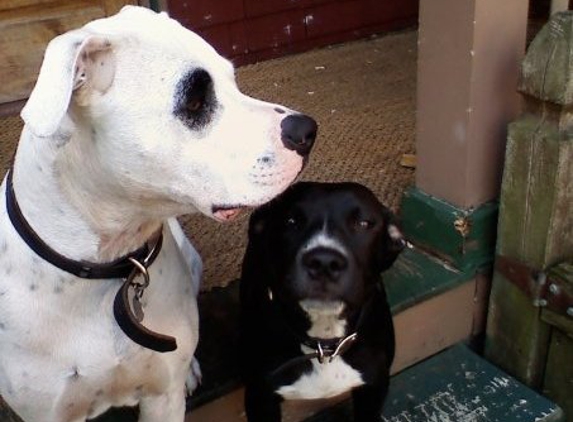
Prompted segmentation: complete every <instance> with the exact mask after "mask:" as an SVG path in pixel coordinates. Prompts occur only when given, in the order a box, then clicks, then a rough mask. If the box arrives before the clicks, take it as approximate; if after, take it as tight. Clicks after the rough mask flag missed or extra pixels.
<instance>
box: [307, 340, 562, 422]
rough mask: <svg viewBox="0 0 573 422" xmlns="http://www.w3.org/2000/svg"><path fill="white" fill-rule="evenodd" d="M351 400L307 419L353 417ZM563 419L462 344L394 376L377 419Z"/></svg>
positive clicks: (326, 421)
mask: <svg viewBox="0 0 573 422" xmlns="http://www.w3.org/2000/svg"><path fill="white" fill-rule="evenodd" d="M350 413H351V411H350V405H349V403H345V404H342V405H340V406H338V407H336V408H334V409H330V410H328V411H326V412H323V413H321V414H319V415H316V416H314V417H312V418H310V419H308V420H307V422H342V421H349V420H352V419H351V416H350ZM470 421H471V422H513V421H521V422H534V421H538V422H563V421H564V415H563V412H562V411H561V409H560V408H559V407H557V406H556V405H555V404H554V403H552V402H550V401H549V400H547V399H546V398H544V397H542V396H540V395H539V394H537V393H535V392H534V391H533V390H530V389H529V388H527V387H526V386H524V385H523V384H520V383H519V382H518V381H516V380H514V379H513V378H511V377H509V376H508V375H506V374H505V373H503V372H502V371H500V370H499V369H498V368H496V367H495V366H493V365H492V364H490V363H489V362H487V361H486V360H484V359H482V358H481V357H479V356H478V355H476V354H475V353H473V352H471V351H470V350H469V349H468V348H467V347H465V346H463V345H457V346H454V347H452V348H450V349H448V350H446V351H444V352H442V353H440V354H438V355H436V356H434V357H432V358H430V359H427V360H426V361H424V362H421V363H419V364H417V365H415V366H413V367H411V368H409V369H407V370H405V371H403V372H401V373H400V374H398V375H396V376H395V377H393V378H392V380H391V382H390V392H389V394H388V398H387V400H386V404H385V406H384V411H383V414H382V418H381V422H470Z"/></svg>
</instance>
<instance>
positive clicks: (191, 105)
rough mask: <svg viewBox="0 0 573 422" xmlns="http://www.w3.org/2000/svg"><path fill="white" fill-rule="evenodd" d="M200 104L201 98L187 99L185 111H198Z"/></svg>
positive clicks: (201, 104)
mask: <svg viewBox="0 0 573 422" xmlns="http://www.w3.org/2000/svg"><path fill="white" fill-rule="evenodd" d="M202 106H203V99H200V98H196V99H193V100H191V101H189V102H188V103H187V105H186V107H187V111H190V112H191V113H194V112H197V111H199V109H200V108H201V107H202Z"/></svg>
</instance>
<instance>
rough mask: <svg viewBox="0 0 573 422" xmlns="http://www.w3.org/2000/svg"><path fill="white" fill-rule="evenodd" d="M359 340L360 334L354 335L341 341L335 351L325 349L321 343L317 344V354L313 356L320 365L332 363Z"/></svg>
mask: <svg viewBox="0 0 573 422" xmlns="http://www.w3.org/2000/svg"><path fill="white" fill-rule="evenodd" d="M356 340H358V333H352V334H350V335H348V336H346V337H344V338H342V339H340V340H338V343H337V344H336V348H335V349H334V351H333V350H332V349H329V348H324V347H323V346H322V343H321V342H320V341H317V342H316V352H315V353H312V354H311V355H312V356H313V357H314V356H315V355H316V358H317V359H318V362H319V363H321V364H322V363H331V362H332V361H333V360H334V359H335V358H336V357H337V356H340V355H342V354H343V353H344V352H346V351H347V350H348V349H349V348H350V346H352V344H354V342H355V341H356Z"/></svg>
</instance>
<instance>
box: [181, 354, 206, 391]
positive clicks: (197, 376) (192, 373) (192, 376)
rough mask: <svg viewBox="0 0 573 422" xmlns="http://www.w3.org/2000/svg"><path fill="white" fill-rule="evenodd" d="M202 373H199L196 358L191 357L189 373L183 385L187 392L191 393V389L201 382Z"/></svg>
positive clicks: (199, 369)
mask: <svg viewBox="0 0 573 422" xmlns="http://www.w3.org/2000/svg"><path fill="white" fill-rule="evenodd" d="M202 378H203V374H202V373H201V367H200V366H199V362H198V361H197V359H195V358H193V359H192V360H191V366H190V368H189V375H188V376H187V381H186V382H185V385H186V387H187V394H189V395H191V394H193V391H195V389H196V388H197V387H198V386H199V384H201V380H202Z"/></svg>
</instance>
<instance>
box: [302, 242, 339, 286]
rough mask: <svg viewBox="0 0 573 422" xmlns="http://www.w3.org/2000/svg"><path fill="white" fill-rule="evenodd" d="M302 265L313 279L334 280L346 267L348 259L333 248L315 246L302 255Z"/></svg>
mask: <svg viewBox="0 0 573 422" xmlns="http://www.w3.org/2000/svg"><path fill="white" fill-rule="evenodd" d="M302 265H303V267H304V269H305V270H306V272H307V273H308V275H309V276H310V277H311V278H313V279H315V280H318V279H329V280H331V281H336V280H338V279H339V278H340V275H341V274H342V273H343V272H344V271H345V270H346V269H347V268H348V260H347V259H346V257H345V256H344V255H342V254H341V253H340V252H338V251H336V250H334V249H330V248H315V249H312V250H310V251H308V252H306V253H305V254H304V255H303V256H302Z"/></svg>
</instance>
